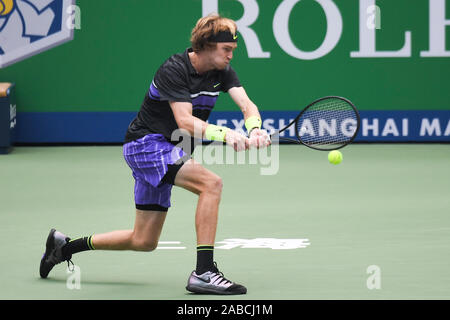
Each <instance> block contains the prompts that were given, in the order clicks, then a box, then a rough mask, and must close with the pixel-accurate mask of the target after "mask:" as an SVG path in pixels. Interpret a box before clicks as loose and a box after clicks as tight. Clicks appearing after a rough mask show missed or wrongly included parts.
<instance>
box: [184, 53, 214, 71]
mask: <svg viewBox="0 0 450 320" xmlns="http://www.w3.org/2000/svg"><path fill="white" fill-rule="evenodd" d="M189 60H190V61H191V64H192V66H193V67H194V69H195V71H197V73H198V74H202V73H205V72H208V71H210V70H212V69H214V67H213V66H212V65H211V64H210V63H209V62H208V59H206V58H205V57H203V55H202V54H201V53H196V52H189Z"/></svg>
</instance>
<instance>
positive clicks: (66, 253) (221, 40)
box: [40, 14, 270, 294]
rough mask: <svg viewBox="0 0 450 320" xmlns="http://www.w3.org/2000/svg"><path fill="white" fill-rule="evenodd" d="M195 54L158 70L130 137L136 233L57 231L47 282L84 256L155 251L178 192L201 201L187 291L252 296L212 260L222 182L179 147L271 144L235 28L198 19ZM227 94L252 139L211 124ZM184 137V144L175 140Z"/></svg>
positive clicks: (45, 267)
mask: <svg viewBox="0 0 450 320" xmlns="http://www.w3.org/2000/svg"><path fill="white" fill-rule="evenodd" d="M191 46H192V47H191V48H188V49H186V50H185V51H184V52H183V53H179V54H175V55H173V56H171V57H170V58H169V59H167V60H166V61H165V62H164V63H163V64H162V65H161V67H160V68H159V69H158V70H157V72H156V74H155V75H154V78H153V81H152V82H151V85H150V89H149V91H148V92H147V93H146V95H145V98H144V101H143V103H142V106H141V109H140V111H139V113H138V115H137V117H136V118H135V119H134V120H133V121H132V122H131V124H130V125H129V127H128V131H127V133H126V137H125V144H124V146H123V154H124V158H125V161H126V162H127V164H128V165H129V167H130V168H131V170H132V174H133V177H134V179H135V187H134V200H135V204H136V220H135V226H134V230H120V231H112V232H109V233H104V234H95V235H92V236H88V237H82V238H78V239H70V238H69V237H67V236H66V235H64V234H63V233H61V232H59V231H56V230H55V229H52V230H51V231H50V234H49V235H48V237H47V242H46V251H45V253H44V256H43V257H42V259H41V263H40V275H41V277H42V278H46V277H47V276H48V274H49V272H50V271H51V269H52V268H53V267H54V266H55V265H56V264H58V263H61V262H63V261H67V262H68V264H69V263H70V262H71V258H72V255H73V254H75V253H78V252H81V251H86V250H134V251H152V250H155V249H156V247H157V245H158V241H159V237H160V234H161V230H162V227H163V224H164V220H165V218H166V215H167V211H168V208H169V207H170V206H171V202H170V200H171V199H170V198H171V190H172V187H173V186H174V185H175V186H178V187H181V188H184V189H187V190H189V191H191V192H193V193H195V194H197V195H198V203H197V208H196V213H195V227H196V235H197V265H196V269H195V270H194V271H192V273H191V275H190V276H189V279H188V282H187V287H186V289H187V290H188V291H191V292H194V293H209V294H245V293H246V292H247V289H246V288H245V287H244V286H243V285H240V284H237V283H234V282H233V281H231V280H228V279H226V278H225V277H224V275H223V273H221V272H220V271H219V270H218V268H217V264H216V263H215V262H214V260H213V253H214V243H215V236H216V228H217V217H218V209H219V202H220V198H221V192H222V179H221V178H220V177H219V176H218V175H216V174H215V173H213V172H211V171H210V170H207V169H206V168H204V167H203V166H202V165H201V164H199V163H197V162H195V161H194V160H193V159H192V158H191V153H192V151H193V148H194V147H191V148H184V147H180V141H181V140H183V139H184V138H185V137H188V139H187V141H191V142H192V141H193V139H194V138H198V139H207V140H212V141H221V142H225V143H226V144H228V145H230V146H232V147H233V148H234V150H236V151H243V150H246V149H248V148H249V147H258V148H259V147H266V146H268V145H269V144H270V138H269V136H268V134H267V132H266V131H265V130H261V116H260V114H259V112H258V108H257V107H256V105H255V104H254V103H253V102H252V101H251V100H250V99H249V98H248V96H247V94H246V92H245V90H244V88H243V87H242V85H241V83H240V82H239V79H238V77H237V75H236V72H235V71H234V70H233V68H232V67H231V65H230V61H231V59H232V58H233V51H234V50H235V49H236V47H237V28H236V24H235V22H234V21H232V20H230V19H227V18H224V17H221V16H219V15H217V14H211V15H209V16H207V17H204V18H201V19H199V20H198V22H197V24H196V26H195V27H194V29H193V30H192V36H191ZM220 91H222V92H228V93H229V94H230V96H231V98H232V99H233V101H234V102H235V103H236V104H237V105H238V106H239V108H240V109H241V110H242V113H243V116H244V119H245V126H246V129H247V131H248V137H247V136H244V135H242V134H240V133H239V132H237V131H234V130H231V129H229V128H227V127H223V126H216V125H213V124H208V123H207V122H206V120H207V119H208V117H209V115H210V113H211V111H212V109H213V107H214V105H215V103H216V100H217V98H218V96H219V93H220ZM178 130H182V131H183V132H184V133H185V136H184V137H182V138H179V137H180V135H174V133H175V132H177V131H178ZM186 133H187V134H186ZM174 136H176V137H178V138H176V139H174ZM181 145H182V146H184V145H185V144H181Z"/></svg>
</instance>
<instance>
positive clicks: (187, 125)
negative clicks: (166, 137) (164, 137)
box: [177, 116, 208, 139]
mask: <svg viewBox="0 0 450 320" xmlns="http://www.w3.org/2000/svg"><path fill="white" fill-rule="evenodd" d="M177 124H178V127H179V128H180V129H183V130H186V131H187V132H188V133H189V134H190V135H191V136H193V137H195V138H199V139H202V138H203V136H204V134H205V130H206V127H207V126H208V123H207V122H205V121H203V120H201V119H199V118H197V117H194V116H188V117H183V118H181V119H178V120H177Z"/></svg>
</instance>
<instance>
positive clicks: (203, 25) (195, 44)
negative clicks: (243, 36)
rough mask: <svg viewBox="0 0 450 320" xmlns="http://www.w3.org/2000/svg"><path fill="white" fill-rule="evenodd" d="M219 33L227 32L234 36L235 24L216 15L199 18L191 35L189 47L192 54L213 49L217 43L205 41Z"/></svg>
mask: <svg viewBox="0 0 450 320" xmlns="http://www.w3.org/2000/svg"><path fill="white" fill-rule="evenodd" d="M219 31H229V32H231V33H232V34H233V35H234V34H236V31H237V27H236V23H235V22H234V21H233V20H231V19H228V18H225V17H222V16H220V15H219V14H217V13H211V14H209V15H207V16H206V17H203V18H200V19H199V20H198V21H197V24H196V25H195V27H194V29H192V33H191V46H192V49H193V50H194V52H200V51H203V50H207V49H212V48H215V47H216V45H217V43H213V42H208V40H207V39H208V37H210V36H211V35H213V34H217V33H218V32H219Z"/></svg>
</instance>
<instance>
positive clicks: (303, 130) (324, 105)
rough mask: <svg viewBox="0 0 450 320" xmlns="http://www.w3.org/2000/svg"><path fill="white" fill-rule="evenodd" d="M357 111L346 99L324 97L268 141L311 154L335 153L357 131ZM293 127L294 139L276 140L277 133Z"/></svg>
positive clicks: (309, 106)
mask: <svg viewBox="0 0 450 320" xmlns="http://www.w3.org/2000/svg"><path fill="white" fill-rule="evenodd" d="M360 122H361V120H360V117H359V113H358V110H357V109H356V107H355V106H354V105H353V103H351V102H350V101H349V100H348V99H346V98H342V97H337V96H328V97H323V98H320V99H317V100H315V101H313V102H312V103H310V104H309V105H308V106H307V107H306V108H304V109H303V110H302V111H301V112H300V113H299V115H298V116H297V117H296V118H295V119H294V120H293V121H292V122H291V123H289V124H288V125H287V126H286V127H284V128H283V129H281V130H279V131H277V132H275V133H273V134H272V135H271V136H270V138H271V140H272V141H274V139H275V141H276V140H278V141H286V142H294V143H300V144H303V145H305V146H307V147H309V148H312V149H315V150H322V151H329V150H337V149H340V148H343V147H345V146H346V145H348V144H349V143H351V142H352V141H353V140H354V139H355V137H356V135H357V134H358V130H359V127H360ZM291 126H295V137H296V139H292V138H284V137H280V133H281V132H283V131H285V130H286V129H288V128H289V127H291Z"/></svg>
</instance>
